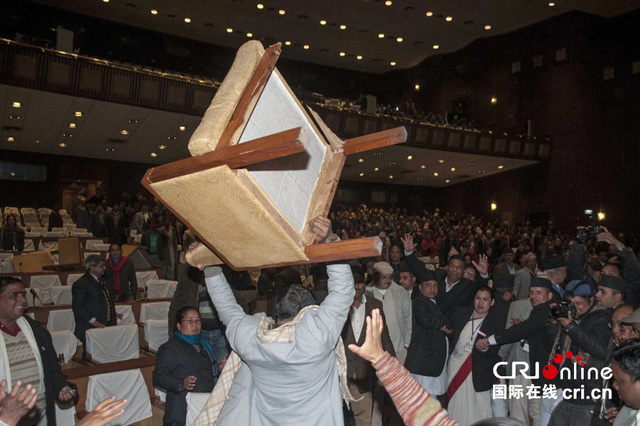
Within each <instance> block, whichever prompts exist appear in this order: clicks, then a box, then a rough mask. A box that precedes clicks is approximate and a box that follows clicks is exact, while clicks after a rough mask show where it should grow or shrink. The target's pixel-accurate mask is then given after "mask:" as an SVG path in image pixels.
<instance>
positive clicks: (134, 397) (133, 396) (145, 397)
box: [86, 369, 151, 425]
mask: <svg viewBox="0 0 640 426" xmlns="http://www.w3.org/2000/svg"><path fill="white" fill-rule="evenodd" d="M114 395H115V397H116V398H117V399H123V398H124V399H126V400H127V404H126V405H125V406H124V407H123V408H124V413H123V414H122V415H121V416H120V417H118V418H117V419H116V420H115V421H114V422H113V423H112V424H117V425H129V424H131V423H135V422H138V421H140V420H143V419H146V418H148V417H151V399H150V396H149V391H148V390H147V385H146V384H145V382H144V378H143V377H142V372H141V371H140V369H135V370H125V371H116V372H115V373H106V374H96V375H94V376H89V383H88V385H87V401H86V407H87V411H91V410H93V409H94V408H95V407H96V405H98V404H99V403H100V402H101V401H104V400H105V399H107V398H109V397H110V396H114Z"/></svg>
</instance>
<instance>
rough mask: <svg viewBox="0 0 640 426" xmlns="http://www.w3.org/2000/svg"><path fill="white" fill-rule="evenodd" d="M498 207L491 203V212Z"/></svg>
mask: <svg viewBox="0 0 640 426" xmlns="http://www.w3.org/2000/svg"><path fill="white" fill-rule="evenodd" d="M497 209H498V205H497V204H496V203H491V211H494V210H497Z"/></svg>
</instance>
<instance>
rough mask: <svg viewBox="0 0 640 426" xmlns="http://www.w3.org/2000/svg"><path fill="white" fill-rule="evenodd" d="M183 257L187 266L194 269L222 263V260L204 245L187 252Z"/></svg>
mask: <svg viewBox="0 0 640 426" xmlns="http://www.w3.org/2000/svg"><path fill="white" fill-rule="evenodd" d="M185 257H186V259H187V263H188V264H189V265H191V266H196V267H197V266H198V265H202V266H210V265H220V264H221V263H222V260H220V258H219V257H218V256H216V255H215V253H213V252H212V251H211V250H209V248H208V247H207V246H205V245H204V244H198V245H197V246H196V247H195V248H194V249H193V250H190V251H188V252H187V254H186V255H185Z"/></svg>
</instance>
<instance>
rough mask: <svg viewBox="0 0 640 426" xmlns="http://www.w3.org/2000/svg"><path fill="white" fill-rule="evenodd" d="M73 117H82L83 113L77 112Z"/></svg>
mask: <svg viewBox="0 0 640 426" xmlns="http://www.w3.org/2000/svg"><path fill="white" fill-rule="evenodd" d="M73 115H75V116H76V117H82V111H76V112H75V113H74V114H73Z"/></svg>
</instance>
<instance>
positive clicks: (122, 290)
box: [104, 244, 138, 301]
mask: <svg viewBox="0 0 640 426" xmlns="http://www.w3.org/2000/svg"><path fill="white" fill-rule="evenodd" d="M106 262H107V272H106V274H105V277H104V279H105V281H106V282H107V284H108V286H109V290H110V291H111V293H112V294H114V295H115V300H116V301H125V300H134V299H135V298H136V295H137V294H138V278H137V277H136V270H135V267H134V266H133V262H132V261H131V260H129V259H128V258H127V256H123V255H122V247H120V245H119V244H111V245H110V246H109V259H108V260H107V261H106Z"/></svg>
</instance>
